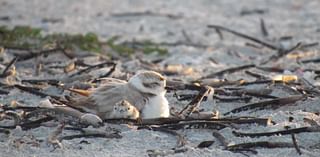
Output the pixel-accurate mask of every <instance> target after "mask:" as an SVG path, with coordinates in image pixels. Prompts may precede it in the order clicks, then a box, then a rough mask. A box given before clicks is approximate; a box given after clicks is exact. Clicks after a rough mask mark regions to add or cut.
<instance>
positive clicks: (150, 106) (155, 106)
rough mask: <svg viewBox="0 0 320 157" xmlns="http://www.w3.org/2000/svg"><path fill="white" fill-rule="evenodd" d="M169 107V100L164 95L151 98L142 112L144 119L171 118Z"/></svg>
mask: <svg viewBox="0 0 320 157" xmlns="http://www.w3.org/2000/svg"><path fill="white" fill-rule="evenodd" d="M169 116H170V111H169V105H168V100H167V99H166V98H165V97H164V93H163V94H161V95H157V96H154V97H151V98H149V100H148V102H147V104H146V105H145V107H144V108H143V110H142V118H145V119H149V118H160V117H169Z"/></svg>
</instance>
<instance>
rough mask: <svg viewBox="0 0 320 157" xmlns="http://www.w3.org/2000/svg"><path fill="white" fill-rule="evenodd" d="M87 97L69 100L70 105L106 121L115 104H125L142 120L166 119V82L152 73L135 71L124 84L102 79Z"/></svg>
mask: <svg viewBox="0 0 320 157" xmlns="http://www.w3.org/2000/svg"><path fill="white" fill-rule="evenodd" d="M103 82H104V83H103V84H101V85H100V86H99V87H98V88H95V89H93V90H92V91H91V92H90V93H89V94H88V96H80V97H74V98H71V102H70V105H71V106H73V107H76V108H81V109H83V110H85V111H87V112H91V113H94V114H96V115H98V116H99V117H100V118H102V119H108V118H109V117H110V115H111V113H112V112H113V110H114V106H115V104H116V103H119V102H120V101H122V100H126V101H128V103H130V104H132V105H133V106H134V107H135V108H136V109H137V110H138V111H139V112H140V116H141V118H142V119H148V118H159V117H169V115H170V113H169V105H168V101H167V99H166V97H165V93H166V90H165V86H166V79H165V78H164V77H163V76H162V75H161V74H159V73H157V72H154V71H143V72H139V73H137V74H136V75H134V76H133V77H131V78H130V79H129V81H128V82H126V81H123V80H118V79H114V78H106V79H104V80H103Z"/></svg>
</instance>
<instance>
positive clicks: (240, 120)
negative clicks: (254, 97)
mask: <svg viewBox="0 0 320 157" xmlns="http://www.w3.org/2000/svg"><path fill="white" fill-rule="evenodd" d="M104 121H105V122H107V123H113V124H133V125H138V126H145V125H164V124H177V123H180V122H193V121H194V122H196V121H207V122H219V123H222V124H223V123H226V124H230V123H232V124H258V125H264V126H267V125H270V124H271V123H272V122H271V118H255V117H232V118H227V117H225V118H218V119H212V118H210V119H194V118H192V119H191V118H187V119H181V118H176V117H169V118H156V119H143V120H142V121H140V122H138V121H137V120H132V119H106V120H104Z"/></svg>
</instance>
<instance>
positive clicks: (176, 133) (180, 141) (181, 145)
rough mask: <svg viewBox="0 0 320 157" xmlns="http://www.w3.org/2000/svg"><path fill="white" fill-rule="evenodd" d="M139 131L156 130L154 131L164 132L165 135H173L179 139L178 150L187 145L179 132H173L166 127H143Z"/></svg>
mask: <svg viewBox="0 0 320 157" xmlns="http://www.w3.org/2000/svg"><path fill="white" fill-rule="evenodd" d="M138 129H149V130H154V131H160V132H164V133H168V134H171V135H174V136H176V137H177V148H179V147H183V146H184V145H185V144H186V142H187V141H186V139H185V138H184V136H183V135H181V134H180V133H178V132H177V131H174V130H171V129H167V128H164V127H155V126H143V127H139V128H138Z"/></svg>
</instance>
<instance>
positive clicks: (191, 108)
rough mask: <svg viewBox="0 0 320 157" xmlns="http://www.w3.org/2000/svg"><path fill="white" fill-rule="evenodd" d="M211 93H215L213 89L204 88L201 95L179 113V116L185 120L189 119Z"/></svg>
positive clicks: (200, 92)
mask: <svg viewBox="0 0 320 157" xmlns="http://www.w3.org/2000/svg"><path fill="white" fill-rule="evenodd" d="M210 92H213V89H212V88H211V87H208V86H205V87H203V88H202V89H201V90H200V91H199V94H198V95H197V96H196V97H195V98H194V99H193V100H192V101H191V102H190V103H189V104H188V105H187V106H185V107H184V108H183V109H182V110H181V111H180V112H179V116H182V117H185V118H187V117H189V116H190V114H191V113H192V112H194V111H195V109H196V108H198V107H199V106H200V103H201V101H202V100H203V98H204V97H205V96H207V95H208V94H209V93H210Z"/></svg>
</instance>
